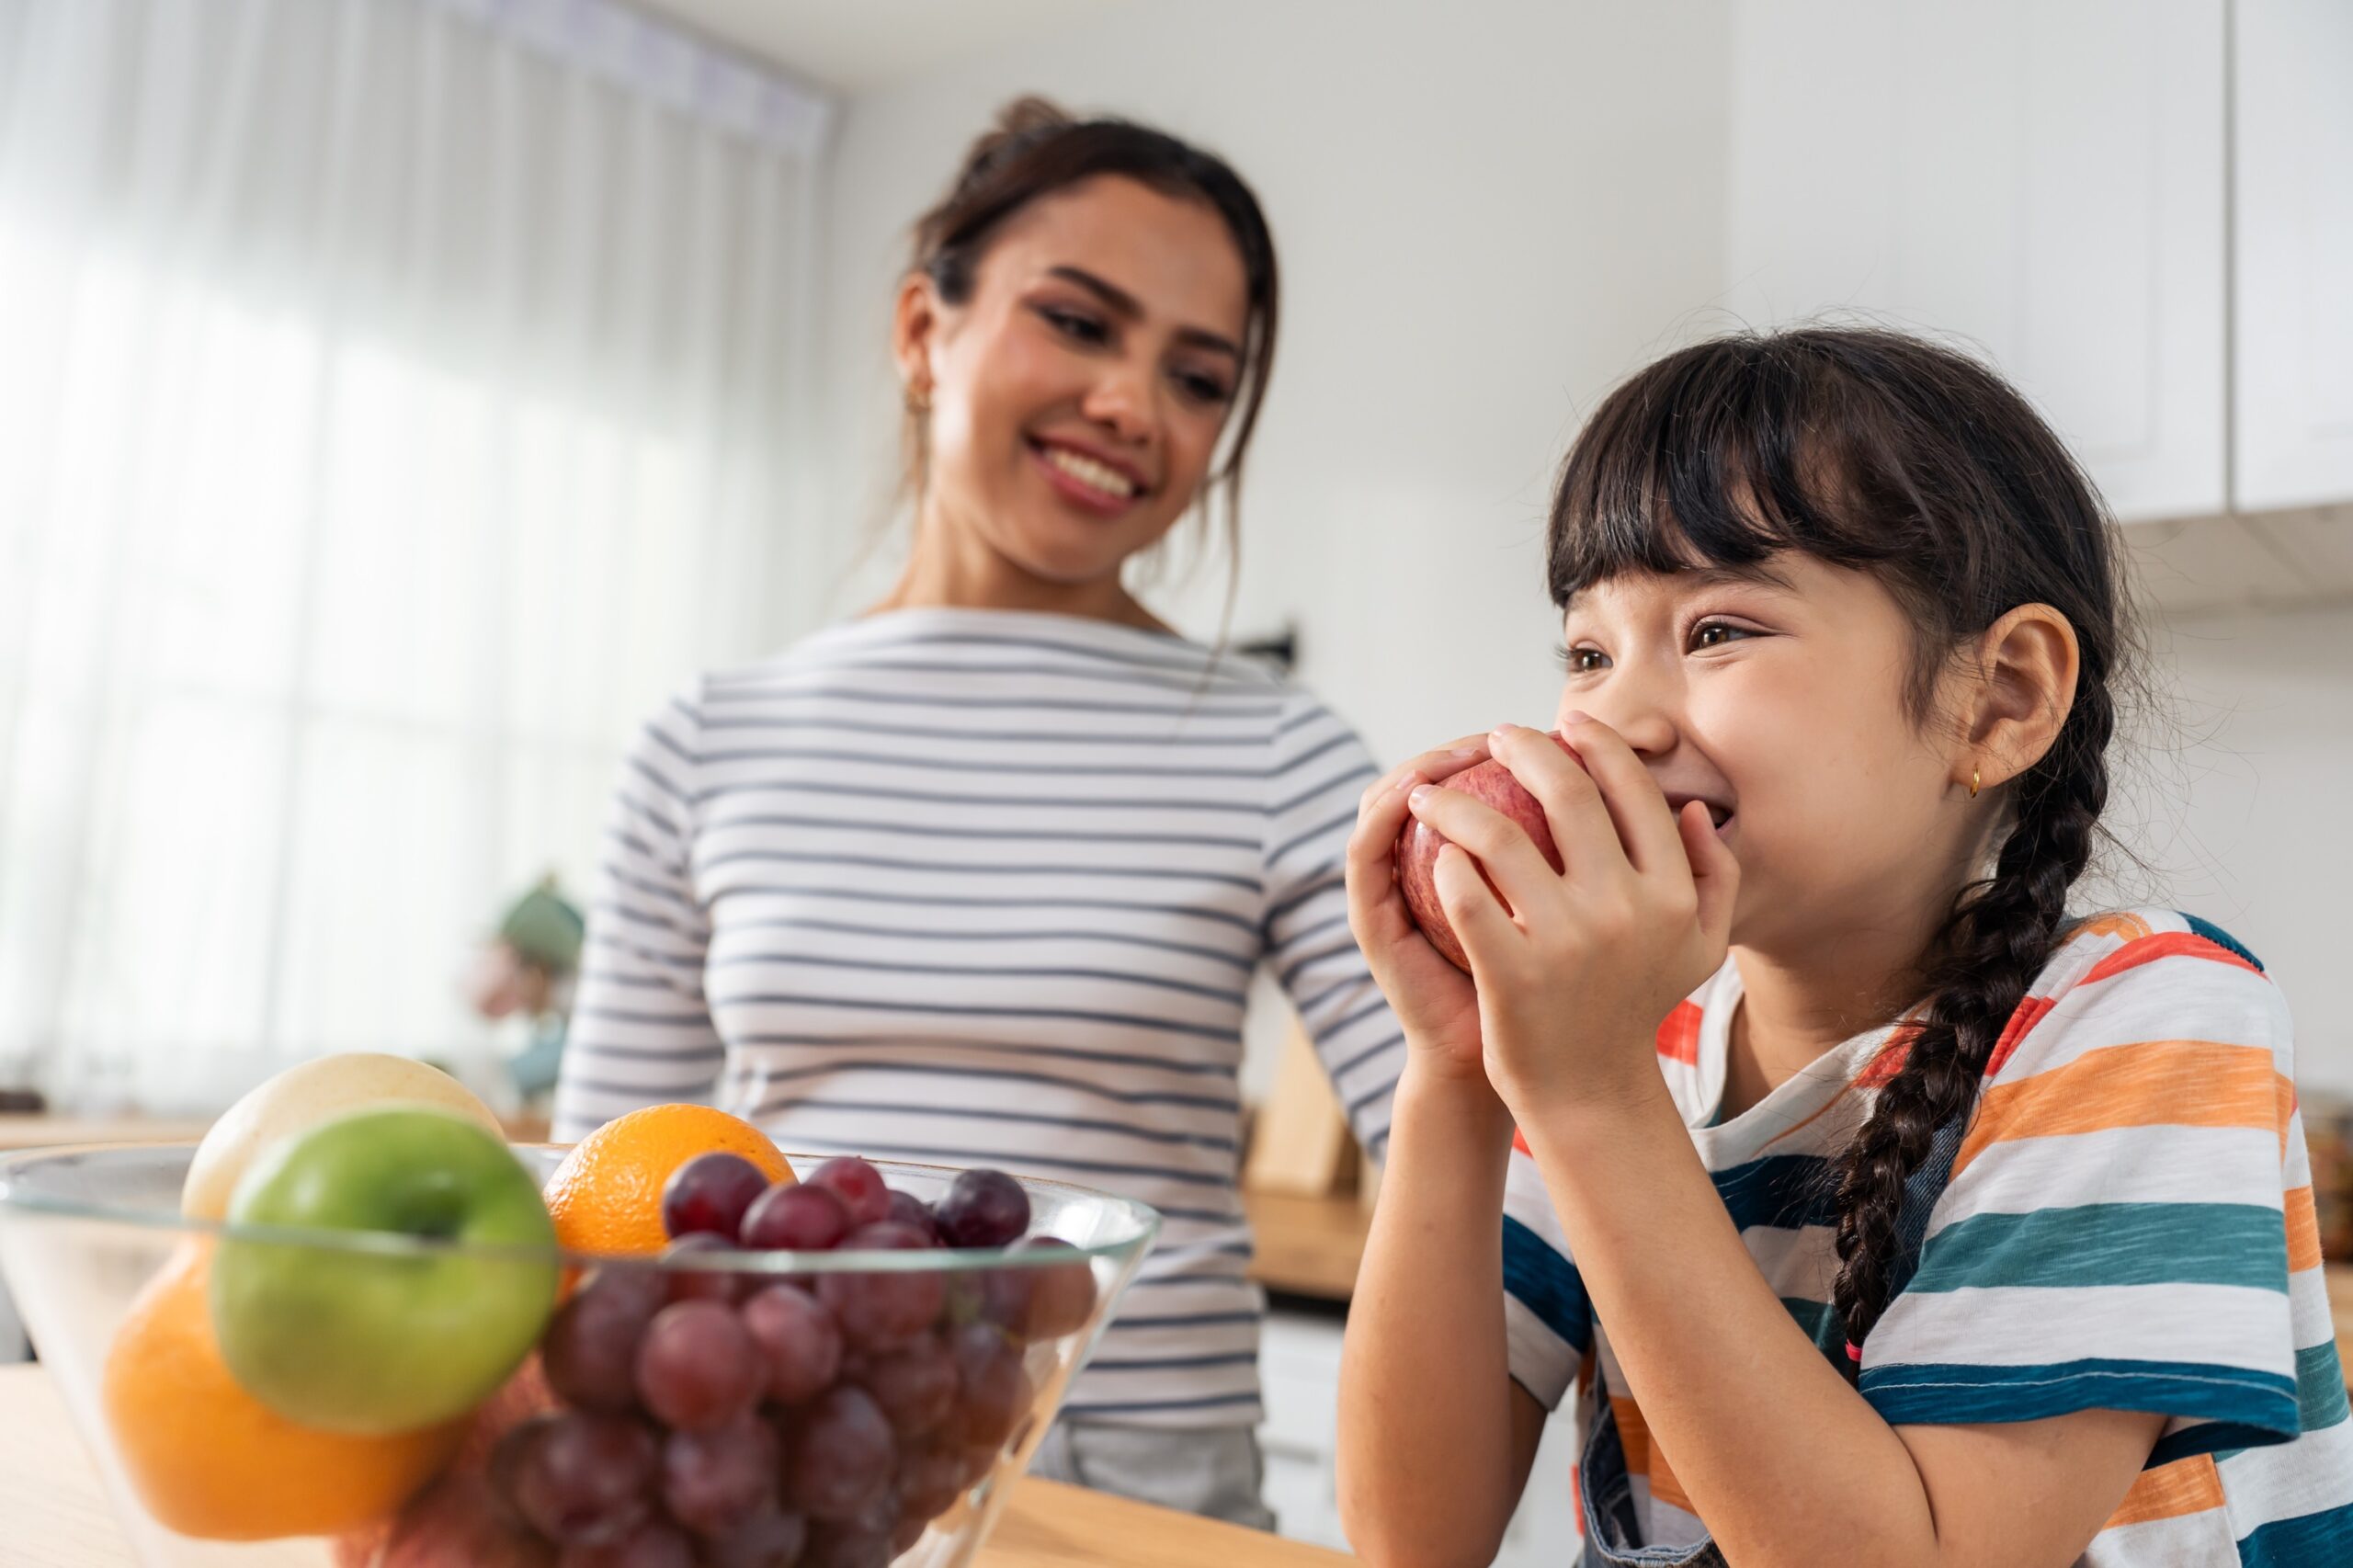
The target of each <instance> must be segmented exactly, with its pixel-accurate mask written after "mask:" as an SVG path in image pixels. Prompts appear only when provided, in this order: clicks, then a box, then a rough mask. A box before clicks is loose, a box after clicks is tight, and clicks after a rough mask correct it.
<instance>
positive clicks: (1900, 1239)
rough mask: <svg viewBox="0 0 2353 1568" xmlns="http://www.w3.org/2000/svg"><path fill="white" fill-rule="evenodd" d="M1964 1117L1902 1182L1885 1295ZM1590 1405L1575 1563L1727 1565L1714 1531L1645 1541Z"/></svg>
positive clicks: (1902, 1281) (1610, 1422)
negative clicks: (1580, 1541)
mask: <svg viewBox="0 0 2353 1568" xmlns="http://www.w3.org/2000/svg"><path fill="white" fill-rule="evenodd" d="M1968 1122H1969V1119H1968V1118H1967V1117H1966V1116H1962V1117H1958V1118H1956V1119H1953V1120H1951V1121H1949V1122H1947V1123H1946V1124H1945V1125H1944V1126H1943V1127H1941V1128H1938V1130H1937V1135H1936V1138H1935V1140H1934V1141H1933V1142H1931V1143H1930V1144H1929V1145H1928V1155H1927V1159H1925V1160H1923V1161H1921V1162H1920V1168H1919V1169H1918V1170H1916V1171H1915V1172H1913V1173H1912V1177H1911V1179H1910V1180H1909V1181H1906V1182H1905V1183H1904V1202H1903V1205H1902V1207H1901V1208H1900V1209H1899V1210H1898V1211H1897V1214H1896V1221H1895V1234H1896V1241H1897V1260H1896V1265H1895V1267H1893V1269H1891V1270H1890V1271H1889V1275H1890V1278H1891V1280H1892V1281H1893V1283H1892V1284H1891V1286H1890V1288H1889V1290H1888V1296H1889V1299H1890V1300H1893V1298H1894V1296H1895V1294H1896V1292H1897V1291H1900V1290H1903V1289H1904V1286H1905V1285H1906V1284H1908V1283H1910V1281H1911V1278H1912V1276H1913V1275H1914V1274H1915V1272H1917V1270H1918V1269H1919V1267H1920V1249H1921V1246H1922V1245H1923V1244H1925V1242H1926V1241H1927V1234H1928V1217H1929V1214H1930V1213H1931V1211H1932V1210H1935V1208H1936V1206H1937V1199H1939V1198H1941V1197H1943V1196H1944V1190H1945V1185H1946V1183H1948V1182H1949V1181H1950V1180H1951V1179H1952V1164H1953V1160H1954V1157H1955V1156H1956V1155H1958V1154H1959V1153H1960V1152H1961V1134H1962V1133H1963V1132H1964V1131H1967V1128H1968ZM1841 1359H1842V1360H1843V1359H1844V1358H1841ZM1853 1370H1854V1369H1853V1368H1852V1367H1851V1366H1849V1367H1847V1372H1848V1375H1849V1376H1851V1375H1852V1374H1853ZM1592 1406H1593V1418H1592V1425H1591V1427H1590V1429H1589V1430H1588V1431H1587V1432H1586V1442H1585V1452H1584V1455H1583V1457H1582V1460H1581V1461H1580V1462H1579V1464H1578V1466H1577V1491H1578V1495H1577V1512H1578V1516H1579V1517H1580V1518H1581V1519H1582V1520H1583V1521H1584V1528H1585V1553H1584V1555H1583V1556H1581V1557H1580V1558H1578V1560H1577V1562H1578V1565H1579V1568H1725V1563H1724V1558H1723V1553H1722V1552H1721V1551H1717V1550H1716V1544H1715V1541H1714V1540H1712V1539H1710V1540H1701V1541H1699V1542H1698V1543H1696V1544H1692V1545H1686V1546H1645V1545H1643V1528H1642V1519H1641V1517H1639V1515H1638V1514H1637V1512H1636V1510H1635V1507H1634V1483H1633V1477H1632V1476H1631V1474H1629V1473H1628V1472H1627V1470H1626V1448H1625V1444H1624V1443H1623V1441H1622V1440H1621V1439H1620V1437H1619V1433H1618V1416H1617V1414H1616V1413H1615V1412H1614V1411H1613V1410H1612V1409H1611V1408H1610V1405H1609V1401H1608V1399H1606V1398H1597V1399H1595V1400H1594V1401H1593V1402H1592Z"/></svg>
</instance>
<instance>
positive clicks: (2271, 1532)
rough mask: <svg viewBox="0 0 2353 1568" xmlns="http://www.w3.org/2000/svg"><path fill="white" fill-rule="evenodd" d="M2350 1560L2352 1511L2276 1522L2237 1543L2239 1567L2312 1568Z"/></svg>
mask: <svg viewBox="0 0 2353 1568" xmlns="http://www.w3.org/2000/svg"><path fill="white" fill-rule="evenodd" d="M2348 1561H2353V1508H2328V1509H2325V1510H2323V1511H2322V1512H2320V1513H2317V1514H2306V1515H2303V1516H2302V1517H2299V1518H2293V1519H2276V1520H2274V1521H2273V1522H2271V1523H2270V1524H2268V1525H2265V1526H2263V1527H2261V1528H2258V1529H2256V1531H2254V1532H2253V1533H2252V1534H2250V1535H2248V1536H2247V1537H2246V1539H2245V1540H2242V1541H2240V1542H2239V1563H2240V1568H2313V1565H2314V1564H2317V1563H2322V1562H2348Z"/></svg>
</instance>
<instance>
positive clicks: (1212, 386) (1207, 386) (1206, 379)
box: [1176, 370, 1233, 403]
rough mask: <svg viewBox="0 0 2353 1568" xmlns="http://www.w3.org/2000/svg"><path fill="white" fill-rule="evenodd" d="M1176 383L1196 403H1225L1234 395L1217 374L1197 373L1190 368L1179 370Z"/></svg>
mask: <svg viewBox="0 0 2353 1568" xmlns="http://www.w3.org/2000/svg"><path fill="white" fill-rule="evenodd" d="M1176 385H1177V387H1178V389H1179V390H1181V391H1182V392H1184V394H1185V395H1186V396H1187V397H1189V398H1191V399H1192V400H1193V401H1194V402H1195V403H1223V402H1225V401H1226V400H1227V399H1228V398H1230V397H1232V396H1233V393H1232V392H1228V391H1226V388H1225V383H1224V382H1223V381H1219V380H1218V379H1217V378H1216V377H1215V376H1201V375H1195V374H1194V373H1192V372H1191V371H1189V370H1187V371H1180V372H1178V374H1177V377H1176Z"/></svg>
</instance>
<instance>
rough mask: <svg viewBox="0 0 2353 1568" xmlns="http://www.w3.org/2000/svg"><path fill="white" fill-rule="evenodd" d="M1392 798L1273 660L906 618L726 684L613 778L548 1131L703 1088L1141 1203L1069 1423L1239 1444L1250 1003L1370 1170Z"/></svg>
mask: <svg viewBox="0 0 2353 1568" xmlns="http://www.w3.org/2000/svg"><path fill="white" fill-rule="evenodd" d="M1372 776H1373V767H1372V764H1371V761H1370V758H1369V757H1368V756H1367V755H1366V752H1365V748H1364V746H1363V744H1362V743H1361V742H1359V741H1358V739H1357V737H1356V735H1355V733H1353V732H1351V731H1350V730H1349V729H1348V728H1347V725H1345V724H1343V723H1341V722H1340V721H1338V720H1337V719H1336V718H1334V717H1333V716H1332V714H1331V713H1330V712H1328V711H1327V710H1324V708H1323V706H1322V705H1320V704H1319V703H1318V702H1316V701H1315V699H1313V698H1312V697H1310V696H1309V695H1307V694H1306V693H1305V692H1303V691H1302V690H1300V689H1299V688H1298V687H1293V686H1291V685H1289V684H1288V683H1286V682H1284V681H1282V680H1281V679H1279V677H1277V676H1274V675H1273V674H1271V673H1270V672H1268V671H1267V670H1266V669H1264V668H1263V667H1261V666H1259V665H1256V664H1254V663H1250V662H1247V661H1245V660H1240V659H1236V658H1233V657H1227V658H1224V659H1221V660H1217V661H1216V662H1215V663H1214V664H1212V660H1211V652H1210V650H1208V649H1206V648H1203V647H1201V646H1200V645H1199V644H1197V643H1194V642H1188V641H1186V640H1184V639H1182V638H1179V637H1176V636H1172V635H1167V634H1164V633H1158V632H1152V631H1142V630H1138V629H1135V628H1131V627H1124V626H1115V625H1111V624H1108V623H1106V622H1099V621H1091V620H1081V619H1074V618H1071V617H1066V616H1053V615H1033V614H1025V613H1013V612H1006V611H995V610H969V609H936V608H935V609H914V610H900V611H895V612H892V613H890V614H886V615H881V616H876V617H872V618H870V619H863V620H856V621H850V622H847V623H845V624H842V625H839V626H835V627H833V628H831V629H829V630H827V631H823V632H820V633H818V634H817V635H816V636H814V637H812V638H810V639H808V640H807V641H805V642H801V644H800V645H798V646H797V647H795V648H793V649H792V650H790V652H788V653H784V654H783V655H781V656H779V657H777V658H775V659H772V660H770V661H767V662H766V663H763V664H759V665H753V666H751V667H750V668H747V669H743V670H738V671H733V672H730V673H726V674H722V675H715V676H708V677H706V678H704V679H703V680H701V681H700V682H699V683H697V684H696V686H695V687H693V688H692V689H691V690H690V691H689V692H688V693H687V694H686V695H684V696H682V697H680V698H679V699H676V700H675V701H674V702H673V703H672V704H671V705H670V706H669V707H668V708H667V709H665V710H664V711H663V712H661V713H660V714H658V715H656V716H655V717H654V720H653V721H652V722H650V723H649V724H648V725H647V727H646V730H645V732H644V734H643V736H642V739H641V741H640V742H639V744H638V745H637V746H636V747H635V748H634V750H633V751H632V753H631V756H630V757H629V760H628V763H627V766H626V768H625V770H624V774H623V778H622V784H621V788H620V802H619V807H618V810H617V812H616V815H615V820H614V824H613V826H612V829H611V832H610V835H609V836H608V841H607V845H606V851H605V860H604V865H603V868H602V870H601V874H600V878H599V887H598V890H597V896H596V901H595V903H594V906H593V908H592V911H591V914H590V918H589V927H588V950H587V955H586V958H585V961H584V971H583V973H582V976H581V981H580V988H579V993H578V1000H577V1004H576V1006H575V1009H574V1017H573V1023H572V1034H571V1040H570V1042H569V1044H568V1046H567V1048H566V1051H565V1054H564V1062H563V1080H562V1083H561V1085H560V1086H559V1089H558V1093H557V1101H556V1135H557V1136H558V1137H559V1138H563V1139H572V1138H577V1137H579V1136H581V1135H582V1134H584V1133H585V1132H586V1131H589V1130H591V1129H593V1128H595V1127H597V1125H599V1124H601V1123H603V1122H604V1121H606V1120H608V1119H611V1118H613V1117H616V1116H619V1115H620V1114H622V1113H623V1112H625V1111H629V1110H632V1109H635V1108H638V1107H640V1106H643V1105H649V1104H654V1103H657V1102H660V1101H664V1100H674V1099H689V1098H693V1099H710V1100H712V1101H714V1102H715V1103H717V1104H719V1105H721V1106H722V1107H724V1108H727V1109H730V1110H733V1111H734V1112H736V1113H738V1114H740V1115H743V1116H745V1117H748V1118H749V1119H753V1120H755V1121H756V1122H757V1123H758V1124H759V1125H760V1126H761V1127H762V1128H764V1129H765V1130H767V1132H768V1133H769V1135H770V1136H772V1137H773V1138H775V1139H776V1141H777V1142H778V1144H779V1146H780V1147H782V1148H784V1149H786V1150H788V1151H792V1152H796V1153H798V1152H803V1151H806V1152H811V1153H842V1152H847V1153H860V1154H866V1155H870V1156H873V1157H876V1158H882V1159H907V1160H917V1161H926V1162H932V1163H937V1164H942V1165H996V1166H1000V1167H1003V1168H1005V1169H1007V1170H1012V1171H1016V1172H1019V1173H1022V1174H1026V1175H1032V1176H1048V1177H1056V1178H1060V1179H1063V1180H1066V1181H1075V1182H1079V1183H1081V1184H1084V1185H1086V1186H1092V1187H1102V1188H1105V1189H1108V1190H1110V1191H1115V1192H1119V1193H1122V1194H1125V1195H1127V1196H1130V1197H1132V1198H1136V1199H1141V1200H1142V1201H1143V1202H1146V1203H1149V1204H1151V1205H1153V1206H1154V1208H1156V1209H1158V1210H1160V1211H1161V1213H1162V1214H1163V1215H1164V1216H1165V1219H1166V1224H1165V1229H1164V1230H1163V1232H1162V1234H1161V1240H1160V1244H1159V1245H1158V1247H1157V1248H1156V1249H1155V1250H1154V1253H1153V1255H1152V1256H1151V1257H1150V1258H1149V1259H1148V1260H1147V1261H1146V1263H1145V1265H1144V1268H1143V1272H1142V1275H1141V1277H1140V1278H1138V1280H1137V1282H1136V1284H1135V1286H1134V1288H1133V1289H1132V1290H1131V1292H1130V1294H1129V1295H1128V1297H1127V1299H1126V1301H1125V1302H1124V1303H1123V1306H1122V1309H1121V1312H1120V1318H1119V1320H1118V1322H1117V1323H1115V1324H1113V1326H1112V1327H1111V1329H1110V1331H1109V1332H1108V1334H1107V1335H1105V1337H1104V1339H1103V1341H1102V1343H1101V1344H1100V1346H1098V1347H1097V1351H1096V1357H1095V1360H1094V1362H1093V1363H1092V1365H1091V1366H1090V1368H1089V1369H1088V1370H1087V1371H1086V1374H1085V1375H1084V1376H1083V1377H1082V1378H1081V1379H1080V1381H1078V1382H1077V1384H1076V1385H1074V1388H1073V1389H1072V1391H1071V1394H1070V1398H1069V1400H1068V1402H1067V1404H1066V1408H1067V1409H1068V1410H1069V1411H1070V1412H1071V1413H1072V1414H1074V1415H1086V1416H1093V1417H1096V1418H1099V1419H1105V1420H1116V1421H1127V1422H1134V1423H1138V1424H1144V1425H1161V1426H1240V1425H1250V1424H1255V1423H1256V1421H1257V1420H1258V1418H1259V1407H1258V1379H1257V1344H1258V1318H1259V1312H1260V1310H1261V1306H1262V1301H1261V1298H1260V1295H1259V1292H1258V1291H1257V1290H1256V1287H1255V1286H1253V1285H1252V1284H1251V1283H1250V1282H1249V1281H1248V1279H1247V1278H1245V1267H1246V1265H1247V1263H1248V1259H1249V1253H1250V1239H1249V1233H1248V1231H1247V1228H1246V1227H1245V1223H1244V1221H1243V1215H1242V1209H1241V1205H1240V1202H1239V1199H1238V1198H1237V1195H1236V1191H1235V1178H1236V1176H1237V1174H1238V1170H1239V1165H1240V1161H1241V1146H1240V1129H1241V1112H1242V1101H1241V1094H1240V1089H1239V1086H1238V1082H1237V1075H1238V1073H1239V1070H1240V1067H1241V1062H1242V1017H1243V1006H1244V1000H1245V992H1246V990H1247V987H1248V984H1249V981H1250V977H1251V974H1252V971H1254V970H1256V968H1257V966H1258V965H1260V964H1261V963H1264V964H1267V965H1269V966H1270V967H1271V969H1272V971H1273V973H1274V975H1275V977H1276V978H1277V979H1278V980H1279V982H1280V983H1281V985H1282V987H1283V989H1284V991H1285V992H1286V993H1287V994H1289V996H1290V1000H1291V1002H1292V1004H1293V1005H1294V1006H1296V1007H1297V1008H1298V1009H1299V1012H1300V1014H1301V1017H1302V1018H1303V1019H1304V1021H1305V1022H1306V1024H1307V1027H1308V1029H1309V1032H1310V1033H1311V1034H1312V1035H1313V1039H1314V1041H1315V1044H1316V1048H1317V1050H1318V1051H1319V1052H1320V1053H1321V1054H1322V1057H1323V1060H1324V1065H1325V1067H1326V1069H1327V1070H1328V1071H1329V1072H1330V1073H1331V1074H1332V1078H1333V1081H1334V1083H1335V1084H1336V1085H1337V1087H1338V1089H1339V1093H1340V1097H1341V1099H1342V1100H1343V1102H1344V1103H1345V1104H1346V1105H1347V1108H1348V1113H1349V1116H1350V1119H1352V1121H1353V1122H1354V1124H1355V1127H1356V1131H1357V1134H1358V1138H1359V1139H1360V1140H1362V1141H1363V1142H1364V1143H1365V1145H1366V1146H1367V1147H1368V1148H1369V1149H1370V1150H1371V1151H1372V1152H1373V1153H1375V1154H1379V1153H1382V1152H1383V1150H1384V1146H1385V1143H1386V1140H1387V1136H1388V1126H1389V1100H1390V1095H1391V1092H1392V1088H1393V1087H1394V1085H1395V1083H1396V1079H1397V1074H1398V1072H1399V1070H1400V1068H1401V1067H1402V1065H1403V1062H1404V1037H1403V1035H1402V1033H1401V1032H1400V1031H1399V1029H1398V1028H1397V1025H1396V1022H1395V1020H1394V1018H1393V1017H1392V1016H1391V1014H1390V1011H1389V1007H1388V1005H1387V1004H1386V1003H1385V1002H1384V1001H1383V1000H1382V998H1381V993H1380V991H1379V989H1378V988H1377V987H1376V986H1375V985H1374V983H1373V981H1372V978H1371V975H1370V973H1369V972H1368V971H1367V970H1366V967H1365V962H1364V958H1363V956H1362V954H1360V953H1359V952H1358V949H1357V946H1356V943H1355V941H1354V940H1353V939H1352V938H1351V937H1350V936H1349V934H1348V927H1347V913H1346V906H1345V893H1344V891H1343V887H1342V881H1341V865H1342V848H1343V846H1344V845H1345V843H1346V841H1347V835H1348V832H1349V829H1350V827H1351V826H1352V825H1353V824H1354V821H1355V817H1356V801H1357V797H1358V794H1359V793H1361V791H1362V790H1363V788H1364V786H1365V785H1366V783H1368V782H1369V781H1370V778H1372Z"/></svg>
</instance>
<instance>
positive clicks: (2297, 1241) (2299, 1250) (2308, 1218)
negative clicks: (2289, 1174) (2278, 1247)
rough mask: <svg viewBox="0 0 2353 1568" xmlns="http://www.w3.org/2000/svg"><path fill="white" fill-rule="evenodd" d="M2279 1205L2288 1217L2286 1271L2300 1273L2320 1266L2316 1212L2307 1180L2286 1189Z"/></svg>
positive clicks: (2318, 1216)
mask: <svg viewBox="0 0 2353 1568" xmlns="http://www.w3.org/2000/svg"><path fill="white" fill-rule="evenodd" d="M2280 1207H2281V1208H2282V1209H2284V1210H2286V1211H2287V1217H2288V1272H2289V1273H2290V1274H2302V1272H2303V1271H2304V1270H2305V1269H2307V1268H2318V1267H2320V1212H2319V1210H2316V1209H2314V1208H2313V1189H2312V1187H2311V1186H2310V1185H2309V1184H2307V1185H2305V1186H2303V1187H2290V1188H2289V1189H2288V1191H2287V1193H2286V1195H2285V1197H2284V1199H2283V1200H2282V1202H2281V1204H2280Z"/></svg>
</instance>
